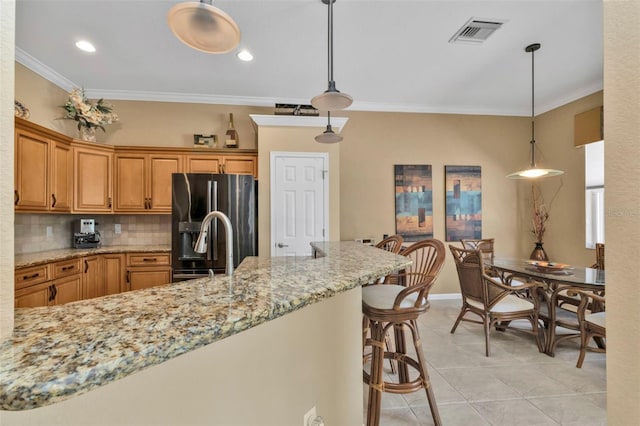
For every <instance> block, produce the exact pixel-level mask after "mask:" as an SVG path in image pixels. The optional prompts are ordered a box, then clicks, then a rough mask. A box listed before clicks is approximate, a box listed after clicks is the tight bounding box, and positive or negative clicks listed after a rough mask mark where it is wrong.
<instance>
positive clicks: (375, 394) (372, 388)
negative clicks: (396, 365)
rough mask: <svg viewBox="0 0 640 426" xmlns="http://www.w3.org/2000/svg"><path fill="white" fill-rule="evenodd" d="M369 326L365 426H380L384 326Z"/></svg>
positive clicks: (374, 322)
mask: <svg viewBox="0 0 640 426" xmlns="http://www.w3.org/2000/svg"><path fill="white" fill-rule="evenodd" d="M369 324H370V326H371V349H372V356H371V374H370V378H369V405H368V406H367V426H378V425H379V424H380V404H381V402H382V391H383V386H384V383H383V381H382V380H383V379H382V370H383V366H384V335H385V332H384V325H383V324H382V323H381V322H380V321H370V322H369Z"/></svg>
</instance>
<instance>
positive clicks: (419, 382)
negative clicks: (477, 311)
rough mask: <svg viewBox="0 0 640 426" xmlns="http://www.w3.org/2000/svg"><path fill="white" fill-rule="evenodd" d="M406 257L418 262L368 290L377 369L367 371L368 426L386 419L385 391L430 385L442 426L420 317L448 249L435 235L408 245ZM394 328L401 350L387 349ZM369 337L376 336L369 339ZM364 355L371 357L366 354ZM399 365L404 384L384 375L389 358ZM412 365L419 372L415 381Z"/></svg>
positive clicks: (366, 308) (366, 324)
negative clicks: (411, 349) (409, 351)
mask: <svg viewBox="0 0 640 426" xmlns="http://www.w3.org/2000/svg"><path fill="white" fill-rule="evenodd" d="M402 255H404V256H407V257H409V258H410V259H411V260H412V261H413V262H412V264H411V265H410V266H408V267H407V268H406V269H404V270H402V271H400V272H399V273H398V274H396V275H393V276H391V277H392V278H393V280H392V282H393V283H392V284H385V285H374V286H368V287H364V288H363V289H362V314H363V316H364V321H363V350H364V347H366V346H371V369H370V372H367V371H366V370H364V369H363V379H364V382H365V383H367V384H368V385H369V403H368V408H367V423H366V424H367V425H368V426H373V425H378V424H379V423H380V403H381V401H382V392H389V393H401V394H403V393H411V392H415V391H417V390H419V389H424V390H425V391H426V393H427V400H428V401H429V407H430V409H431V416H432V417H433V421H434V422H435V424H436V425H440V424H441V421H440V414H439V413H438V407H437V405H436V399H435V396H434V394H433V389H432V388H431V383H430V381H429V375H428V374H427V363H426V361H425V358H424V354H423V352H422V344H421V342H420V335H419V333H418V323H417V319H418V316H419V315H420V314H423V313H425V312H426V311H427V309H428V308H429V305H428V302H427V297H428V296H429V291H430V290H431V287H432V286H433V284H434V283H435V280H436V278H437V276H438V274H439V272H440V269H442V265H443V264H444V259H445V247H444V244H442V242H441V241H438V240H436V239H429V240H423V241H419V242H417V243H414V244H412V245H411V246H409V247H407V248H406V249H405V250H404V251H403V252H402ZM391 327H393V330H394V340H395V349H394V350H393V351H391V350H385V335H386V334H387V331H388V330H389V329H390V328H391ZM405 327H407V328H408V329H409V330H410V331H411V335H412V337H413V345H414V347H415V350H416V357H415V358H413V357H410V356H409V355H407V345H406V342H405V335H404V328H405ZM367 335H369V336H370V337H369V338H367ZM363 359H366V357H365V358H363ZM385 359H390V360H395V361H396V362H397V363H398V383H391V382H385V381H383V378H382V372H383V366H384V360H385ZM409 367H412V368H413V369H415V370H416V371H417V372H418V377H417V378H416V379H414V380H411V378H410V375H409Z"/></svg>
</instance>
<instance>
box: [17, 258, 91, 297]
mask: <svg viewBox="0 0 640 426" xmlns="http://www.w3.org/2000/svg"><path fill="white" fill-rule="evenodd" d="M79 265H80V259H72V260H66V261H60V262H55V263H51V264H48V265H40V266H34V267H29V268H21V269H18V270H16V273H15V286H16V291H15V301H14V305H15V307H16V308H34V307H37V306H50V305H61V304H63V303H69V302H75V301H77V300H80V299H82V274H81V273H80V267H79ZM52 278H53V279H52Z"/></svg>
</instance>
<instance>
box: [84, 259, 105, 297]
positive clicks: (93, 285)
mask: <svg viewBox="0 0 640 426" xmlns="http://www.w3.org/2000/svg"><path fill="white" fill-rule="evenodd" d="M82 264H83V270H82V298H83V299H93V298H94V297H100V296H104V295H105V291H104V277H103V276H102V256H87V257H85V258H84V259H83V260H82Z"/></svg>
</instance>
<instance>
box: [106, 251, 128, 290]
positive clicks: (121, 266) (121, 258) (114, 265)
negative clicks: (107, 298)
mask: <svg viewBox="0 0 640 426" xmlns="http://www.w3.org/2000/svg"><path fill="white" fill-rule="evenodd" d="M125 262H126V259H125V255H124V254H103V255H102V276H103V279H104V293H105V295H109V294H117V293H120V292H123V291H127V290H128V288H127V284H126V281H125V275H126V273H127V267H126V263H125Z"/></svg>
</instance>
